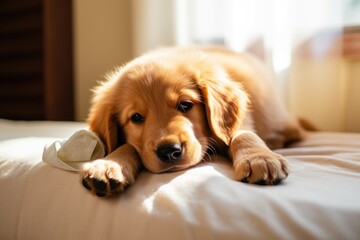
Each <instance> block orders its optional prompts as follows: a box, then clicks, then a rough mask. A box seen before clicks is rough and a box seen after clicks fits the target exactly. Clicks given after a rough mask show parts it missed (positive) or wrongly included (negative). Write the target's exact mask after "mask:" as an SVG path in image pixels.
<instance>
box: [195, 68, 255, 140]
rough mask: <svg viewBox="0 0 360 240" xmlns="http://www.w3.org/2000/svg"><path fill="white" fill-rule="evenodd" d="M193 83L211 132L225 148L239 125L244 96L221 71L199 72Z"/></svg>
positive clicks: (246, 104) (243, 106)
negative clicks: (197, 90) (197, 91)
mask: <svg viewBox="0 0 360 240" xmlns="http://www.w3.org/2000/svg"><path fill="white" fill-rule="evenodd" d="M202 70H203V69H202ZM195 81H196V82H197V84H198V86H199V88H200V90H201V93H202V95H203V100H204V103H205V108H206V115H207V119H208V123H209V126H210V128H211V130H212V132H213V133H214V134H215V136H216V137H218V138H219V139H220V140H222V141H223V142H224V143H225V144H227V145H229V143H230V141H231V138H232V137H233V135H234V134H235V132H236V131H237V130H239V129H240V128H241V126H242V125H243V121H244V118H245V114H246V111H247V107H248V100H249V98H248V96H247V94H246V92H245V91H244V90H243V88H242V85H241V84H240V83H236V82H233V81H231V80H230V79H229V76H228V75H227V74H226V72H224V71H223V70H222V69H212V70H210V71H209V70H208V71H199V72H198V73H197V76H196V77H195Z"/></svg>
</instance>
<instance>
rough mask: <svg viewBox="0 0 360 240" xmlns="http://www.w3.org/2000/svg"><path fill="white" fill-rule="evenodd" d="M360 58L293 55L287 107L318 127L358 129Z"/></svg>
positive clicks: (359, 123)
mask: <svg viewBox="0 0 360 240" xmlns="http://www.w3.org/2000/svg"><path fill="white" fill-rule="evenodd" d="M359 79H360V61H355V60H349V59H344V58H339V57H328V58H324V59H315V58H313V59H309V58H305V59H301V58H300V59H296V60H295V61H294V62H293V64H292V72H291V76H290V81H289V89H288V99H289V109H290V111H291V112H292V113H293V115H295V116H301V117H305V118H306V119H308V120H310V121H311V122H312V123H314V124H315V125H316V126H317V127H318V128H319V129H320V130H325V131H348V132H360V95H359V89H360V82H359Z"/></svg>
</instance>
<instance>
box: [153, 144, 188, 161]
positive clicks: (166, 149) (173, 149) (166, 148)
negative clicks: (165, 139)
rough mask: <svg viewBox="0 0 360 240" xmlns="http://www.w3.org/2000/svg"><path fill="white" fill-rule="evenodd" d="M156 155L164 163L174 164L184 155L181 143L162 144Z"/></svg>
mask: <svg viewBox="0 0 360 240" xmlns="http://www.w3.org/2000/svg"><path fill="white" fill-rule="evenodd" d="M156 155H157V156H158V158H159V159H160V160H161V161H162V162H164V163H174V162H176V161H177V160H180V159H181V157H182V155H183V147H182V146H181V144H180V143H162V144H160V145H159V146H158V148H157V150H156Z"/></svg>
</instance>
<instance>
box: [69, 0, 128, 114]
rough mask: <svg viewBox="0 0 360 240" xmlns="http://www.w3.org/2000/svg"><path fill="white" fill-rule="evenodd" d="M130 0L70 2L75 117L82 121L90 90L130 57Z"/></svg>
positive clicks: (76, 0)
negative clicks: (72, 26) (107, 73)
mask: <svg viewBox="0 0 360 240" xmlns="http://www.w3.org/2000/svg"><path fill="white" fill-rule="evenodd" d="M130 5H131V1H130V0H106V1H98V0H74V1H73V22H74V29H73V32H74V79H75V113H76V115H75V117H76V120H78V121H84V120H85V119H86V117H87V114H88V110H89V103H90V99H91V95H92V93H91V91H90V89H92V88H93V87H94V85H96V82H97V81H98V80H102V79H104V78H103V76H104V74H105V73H106V72H108V71H111V70H112V69H113V67H114V66H116V65H121V64H123V63H124V62H127V61H128V60H130V59H131V57H132V40H131V39H132V32H131V11H130V10H131V7H130Z"/></svg>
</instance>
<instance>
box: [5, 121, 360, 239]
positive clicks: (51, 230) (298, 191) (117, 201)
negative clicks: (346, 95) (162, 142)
mask: <svg viewBox="0 0 360 240" xmlns="http://www.w3.org/2000/svg"><path fill="white" fill-rule="evenodd" d="M83 128H86V125H85V124H83V123H61V122H14V121H6V120H1V121H0V139H1V140H2V141H0V191H1V197H0V239H148V240H151V239H157V240H158V239H360V134H349V133H324V132H318V133H313V134H311V135H310V136H309V139H307V140H306V141H304V142H302V143H298V144H296V145H295V146H294V147H293V148H288V149H280V150H278V151H277V152H278V153H281V154H283V155H284V156H286V158H287V159H288V160H289V161H290V167H291V174H290V175H289V177H288V178H287V179H286V181H285V182H284V183H282V184H280V185H278V186H256V185H248V184H244V183H241V182H237V181H234V180H232V179H231V178H232V176H233V170H232V168H231V166H230V165H229V164H228V163H227V162H226V160H224V159H222V158H220V157H215V158H213V160H212V162H208V163H204V164H201V165H199V166H197V167H194V168H191V169H188V170H186V171H181V172H176V173H167V174H158V175H155V174H151V173H149V172H142V173H141V174H140V175H139V177H138V179H137V181H136V183H135V184H134V185H133V186H131V187H130V188H129V189H128V190H127V191H126V192H125V193H124V194H122V195H120V196H119V197H117V198H111V199H106V198H98V197H95V196H92V195H90V194H89V193H88V192H87V191H86V190H85V189H84V188H83V187H82V186H81V183H80V179H79V176H78V174H76V173H72V172H67V171H64V170H60V169H56V168H54V167H51V166H49V165H47V164H45V163H43V162H42V161H41V155H42V151H43V147H44V145H45V144H46V143H50V142H52V141H54V140H56V139H58V138H67V137H70V136H71V135H72V134H73V133H74V132H75V131H77V130H79V129H83ZM6 139H7V140H6Z"/></svg>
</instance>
